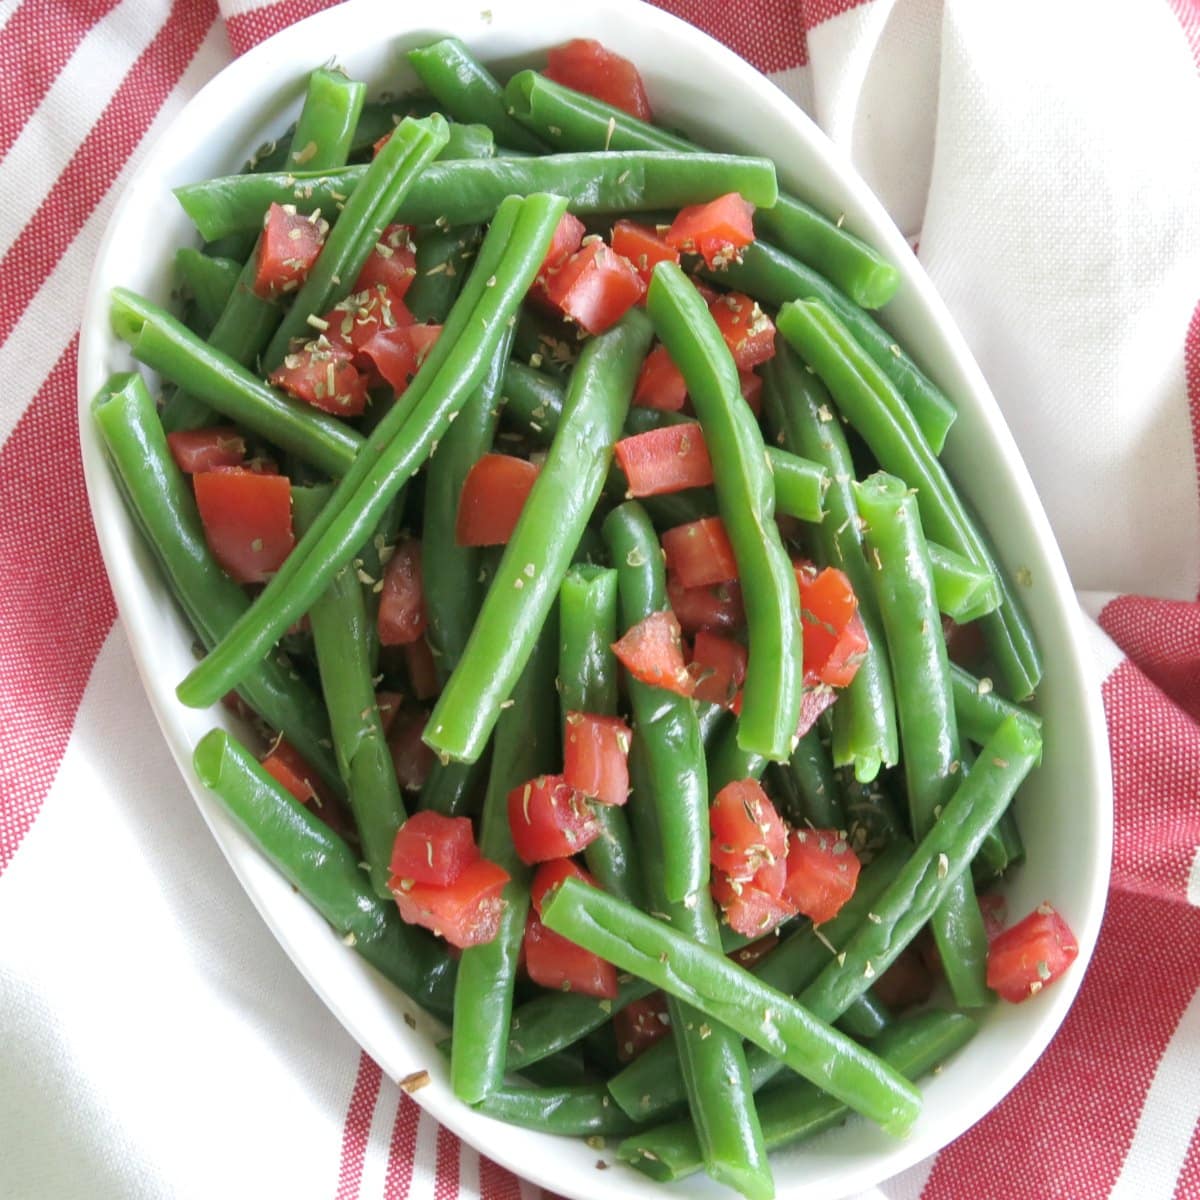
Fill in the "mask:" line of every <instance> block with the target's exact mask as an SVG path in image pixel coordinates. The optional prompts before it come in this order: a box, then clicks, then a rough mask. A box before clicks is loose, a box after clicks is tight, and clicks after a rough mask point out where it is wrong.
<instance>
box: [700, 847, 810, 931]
mask: <svg viewBox="0 0 1200 1200" xmlns="http://www.w3.org/2000/svg"><path fill="white" fill-rule="evenodd" d="M782 865H783V864H782V863H780V864H779V867H782ZM777 874H778V872H777V871H776V870H774V869H772V868H769V867H763V868H762V869H760V870H759V872H758V873H757V874H756V875H755V876H754V878H753V879H750V880H737V879H733V878H731V877H730V876H729V875H727V874H726V873H725V872H724V871H720V870H717V869H715V868H714V870H713V877H712V884H711V887H710V891H711V892H712V897H713V900H714V901H715V902H716V904H717V905H718V906H719V907H720V909H721V911H722V912H723V913H724V914H725V920H726V921H727V922H728V923H729V927H730V929H732V930H734V931H735V932H736V933H740V934H741V935H742V936H743V937H758V936H761V935H765V934H768V933H770V932H771V930H773V929H774V928H775V927H776V926H777V925H779V924H781V923H782V922H784V921H786V920H788V919H789V918H791V917H794V916H795V915H796V907H795V905H794V904H792V903H791V902H790V901H789V900H788V898H787V896H785V895H783V894H781V893H780V892H779V891H776V890H775V879H774V877H775V876H776V875H777Z"/></svg>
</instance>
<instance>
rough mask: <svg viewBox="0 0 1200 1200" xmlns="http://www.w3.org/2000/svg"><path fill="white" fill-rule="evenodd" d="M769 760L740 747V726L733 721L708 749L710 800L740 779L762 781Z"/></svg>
mask: <svg viewBox="0 0 1200 1200" xmlns="http://www.w3.org/2000/svg"><path fill="white" fill-rule="evenodd" d="M766 769H767V760H766V759H765V758H764V757H763V756H762V755H761V754H755V753H754V752H753V751H752V750H743V749H742V748H741V746H739V745H738V725H737V722H736V721H731V722H730V723H729V724H728V725H726V726H725V727H724V728H723V729H722V730H721V732H720V733H718V734H717V736H716V737H715V738H714V740H713V744H712V746H710V747H709V749H708V798H709V799H710V800H712V799H714V798H715V797H716V795H717V793H718V792H719V791H720V790H721V789H722V788H723V787H725V785H726V784H729V783H734V782H735V781H737V780H739V779H761V778H762V776H763V772H764V771H765V770H766Z"/></svg>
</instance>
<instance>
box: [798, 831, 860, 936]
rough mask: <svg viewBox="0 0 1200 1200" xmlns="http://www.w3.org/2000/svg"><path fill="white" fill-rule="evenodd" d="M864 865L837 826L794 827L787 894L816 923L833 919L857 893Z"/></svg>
mask: <svg viewBox="0 0 1200 1200" xmlns="http://www.w3.org/2000/svg"><path fill="white" fill-rule="evenodd" d="M861 869H862V864H861V863H860V862H859V861H858V856H857V855H856V854H855V853H854V851H852V850H851V849H850V847H849V846H848V845H847V844H846V841H845V839H844V838H843V837H842V835H841V834H840V833H838V831H837V830H836V829H793V830H792V832H791V835H790V836H789V837H788V849H787V882H786V883H785V884H784V888H783V891H784V895H785V896H787V897H788V898H789V899H790V900H791V901H792V903H793V904H795V906H796V908H797V909H798V910H799V911H800V912H802V913H803V914H804V915H805V916H806V917H810V918H811V919H812V922H813V924H814V925H820V924H821V923H822V922H824V921H831V920H833V918H834V917H836V916H837V915H838V913H839V912H840V911H841V907H842V905H843V904H845V903H846V901H847V900H849V899H850V897H851V896H853V895H854V889H855V888H856V887H857V886H858V873H859V871H860V870H861Z"/></svg>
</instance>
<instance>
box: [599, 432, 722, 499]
mask: <svg viewBox="0 0 1200 1200" xmlns="http://www.w3.org/2000/svg"><path fill="white" fill-rule="evenodd" d="M616 455H617V462H618V463H619V464H620V467H621V470H622V471H623V472H624V473H625V479H626V480H627V481H628V484H629V495H631V496H661V495H665V494H666V493H668V492H681V491H683V490H684V489H685V488H694V487H707V486H708V485H709V484H710V483H712V481H713V469H712V460H711V459H710V458H709V457H708V444H707V443H706V442H705V440H704V431H703V430H702V429H701V428H700V426H699V425H697V424H694V423H692V422H689V423H688V424H686V425H664V426H663V427H662V428H661V429H650V430H648V431H647V432H646V433H638V434H635V435H634V436H633V437H627V438H622V439H621V440H620V441H619V442H618V443H617V445H616Z"/></svg>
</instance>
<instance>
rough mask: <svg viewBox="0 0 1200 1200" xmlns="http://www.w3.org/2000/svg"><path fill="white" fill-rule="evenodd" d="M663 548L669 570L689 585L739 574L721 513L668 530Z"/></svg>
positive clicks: (727, 578) (664, 537)
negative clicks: (719, 515) (717, 515)
mask: <svg viewBox="0 0 1200 1200" xmlns="http://www.w3.org/2000/svg"><path fill="white" fill-rule="evenodd" d="M662 548H663V552H664V553H665V554H666V556H667V571H668V572H669V573H670V574H672V575H674V576H675V577H676V579H678V580H679V582H680V583H681V584H683V586H684V587H685V588H695V587H704V586H705V585H706V584H710V583H728V582H729V581H730V580H732V579H736V578H737V577H738V569H737V560H736V559H735V558H734V556H733V546H732V545H731V544H730V541H729V534H727V533H726V532H725V523H724V522H723V521H722V520H721V518H720V517H704V518H703V519H701V520H699V521H689V522H688V523H687V524H686V525H676V526H675V528H674V529H668V530H666V532H664V533H663V535H662Z"/></svg>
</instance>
